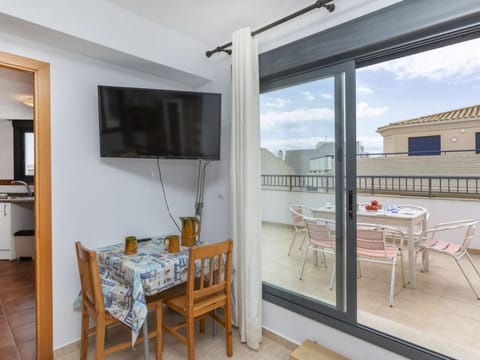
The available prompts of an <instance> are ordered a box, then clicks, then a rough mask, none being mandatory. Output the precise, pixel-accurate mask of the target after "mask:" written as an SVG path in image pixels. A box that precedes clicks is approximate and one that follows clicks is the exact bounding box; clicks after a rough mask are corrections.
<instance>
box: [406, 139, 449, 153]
mask: <svg viewBox="0 0 480 360" xmlns="http://www.w3.org/2000/svg"><path fill="white" fill-rule="evenodd" d="M440 150H441V148H440V135H433V136H418V137H410V138H408V155H409V156H425V155H440Z"/></svg>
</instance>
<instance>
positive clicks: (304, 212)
mask: <svg viewBox="0 0 480 360" xmlns="http://www.w3.org/2000/svg"><path fill="white" fill-rule="evenodd" d="M288 209H289V210H290V213H291V214H292V220H293V227H294V228H295V234H294V235H293V239H292V242H291V244H290V248H289V249H288V256H290V253H291V252H292V248H293V244H295V240H296V239H297V236H298V234H300V233H301V234H303V239H302V243H301V245H300V248H299V249H300V250H302V247H303V244H304V243H305V238H306V231H307V230H306V228H305V221H304V217H311V216H312V214H313V209H312V208H310V207H308V206H305V205H290V207H289V208H288Z"/></svg>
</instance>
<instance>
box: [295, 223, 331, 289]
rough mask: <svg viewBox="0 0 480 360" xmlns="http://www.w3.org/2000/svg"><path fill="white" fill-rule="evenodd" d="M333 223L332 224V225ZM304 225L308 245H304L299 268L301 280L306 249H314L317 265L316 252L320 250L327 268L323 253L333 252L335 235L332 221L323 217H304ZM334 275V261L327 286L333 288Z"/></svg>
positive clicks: (306, 253)
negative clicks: (300, 267)
mask: <svg viewBox="0 0 480 360" xmlns="http://www.w3.org/2000/svg"><path fill="white" fill-rule="evenodd" d="M332 224H333V225H332ZM305 227H306V232H307V238H308V245H307V246H306V247H305V252H304V255H303V263H302V269H301V270H300V276H299V279H300V280H302V278H303V272H304V270H305V262H306V260H307V255H308V251H309V250H312V251H315V262H316V264H317V265H318V253H319V252H321V253H322V255H323V263H324V264H325V269H327V260H326V257H325V253H327V254H335V237H334V236H332V235H333V234H334V230H333V229H334V228H335V227H334V223H332V222H331V221H329V220H325V219H316V218H305ZM334 277H335V262H334V263H333V267H332V274H331V276H330V283H329V288H330V290H331V289H332V288H333V280H334Z"/></svg>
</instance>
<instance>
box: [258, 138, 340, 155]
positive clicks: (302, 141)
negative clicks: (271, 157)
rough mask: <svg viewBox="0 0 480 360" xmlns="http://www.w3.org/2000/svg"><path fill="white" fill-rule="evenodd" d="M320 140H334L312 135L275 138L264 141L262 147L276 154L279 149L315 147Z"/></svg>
mask: <svg viewBox="0 0 480 360" xmlns="http://www.w3.org/2000/svg"><path fill="white" fill-rule="evenodd" d="M320 141H333V139H332V138H325V137H324V136H323V137H319V136H317V137H311V138H304V137H302V138H289V139H274V140H266V141H262V144H261V147H262V148H266V149H268V150H270V151H272V152H273V153H274V154H276V153H277V152H278V150H283V151H286V150H299V149H315V146H316V145H317V143H318V142H320Z"/></svg>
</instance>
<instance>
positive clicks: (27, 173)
mask: <svg viewBox="0 0 480 360" xmlns="http://www.w3.org/2000/svg"><path fill="white" fill-rule="evenodd" d="M12 125H13V171H14V178H15V180H23V181H26V182H33V177H34V175H35V157H34V154H35V153H34V151H35V150H34V135H33V121H32V120H13V121H12Z"/></svg>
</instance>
